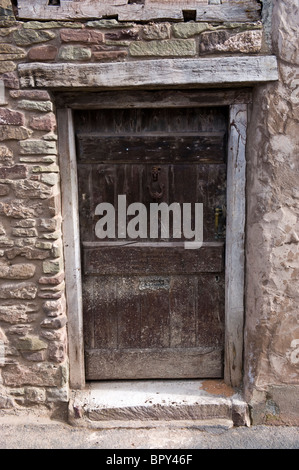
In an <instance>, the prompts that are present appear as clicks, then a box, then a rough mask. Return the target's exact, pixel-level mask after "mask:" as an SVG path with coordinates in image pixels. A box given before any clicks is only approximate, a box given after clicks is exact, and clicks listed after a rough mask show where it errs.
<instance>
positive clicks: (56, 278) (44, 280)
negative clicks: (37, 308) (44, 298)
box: [38, 273, 64, 309]
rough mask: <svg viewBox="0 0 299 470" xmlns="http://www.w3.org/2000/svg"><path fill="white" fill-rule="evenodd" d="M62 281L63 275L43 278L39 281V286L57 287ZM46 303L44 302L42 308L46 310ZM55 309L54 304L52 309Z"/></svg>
mask: <svg viewBox="0 0 299 470" xmlns="http://www.w3.org/2000/svg"><path fill="white" fill-rule="evenodd" d="M63 280H64V273H60V274H57V275H55V276H43V277H41V278H40V279H39V281H38V282H39V283H40V284H49V285H53V286H58V285H59V284H60V283H61V282H62V281H63ZM46 306H47V302H45V305H44V307H45V308H46ZM56 308H57V305H56V303H55V307H54V309H56Z"/></svg>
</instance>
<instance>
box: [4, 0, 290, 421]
mask: <svg viewBox="0 0 299 470" xmlns="http://www.w3.org/2000/svg"><path fill="white" fill-rule="evenodd" d="M1 1H2V9H0V14H2V20H1V23H0V74H1V75H0V105H1V108H0V278H1V284H0V374H1V375H0V409H1V410H2V413H4V412H11V411H12V410H13V411H14V412H16V413H19V412H21V411H22V410H24V409H28V410H30V412H33V411H34V410H38V411H39V412H41V411H44V412H46V413H50V414H51V415H55V416H61V413H62V410H64V409H66V406H67V402H68V392H69V379H68V355H67V309H66V305H65V291H64V289H65V283H64V263H63V249H62V235H61V222H62V221H61V208H60V180H59V162H58V155H57V129H56V116H55V101H54V99H53V96H52V94H51V91H49V90H46V89H43V90H41V89H39V90H35V89H26V88H21V87H20V81H19V76H18V68H17V67H18V65H19V64H22V63H28V62H43V63H54V62H55V63H57V62H61V63H66V62H71V63H78V64H79V63H80V64H82V63H99V62H111V61H134V60H135V59H137V58H138V59H144V60H148V59H150V58H161V59H163V58H172V57H176V58H195V57H210V56H211V55H213V56H220V55H221V54H222V55H234V54H238V55H240V54H241V55H242V54H249V55H252V54H263V53H269V52H271V50H269V44H270V42H271V41H270V40H269V9H267V12H268V14H267V15H265V12H266V10H264V18H265V22H266V23H267V28H266V29H265V28H263V25H262V23H261V22H255V23H248V22H247V23H217V22H213V23H203V22H174V23H171V22H166V21H162V22H161V21H160V22H155V23H144V24H141V23H132V22H130V23H120V22H118V21H117V20H115V19H102V20H97V21H80V22H79V21H73V22H63V21H45V22H40V21H33V20H32V21H19V20H15V18H14V15H13V13H12V9H11V7H10V2H9V1H8V0H1ZM264 3H265V5H266V4H267V3H268V2H264ZM273 3H274V10H273V32H274V33H273V41H274V51H275V53H276V54H277V55H278V58H279V63H280V81H279V82H278V83H276V84H274V85H267V86H260V87H257V88H256V89H255V92H254V102H253V107H252V115H251V124H250V128H249V145H248V152H247V159H248V187H247V195H248V224H247V225H248V228H247V230H248V232H247V272H246V330H245V341H246V343H245V346H246V348H245V357H246V361H245V366H244V382H245V391H246V397H247V399H248V401H249V402H250V403H251V404H252V406H253V413H252V415H253V419H254V422H270V421H271V422H283V421H286V420H287V421H288V422H295V421H296V420H297V421H298V419H299V405H298V402H297V403H295V402H294V400H295V398H294V396H295V395H294V394H293V392H294V390H295V388H294V387H295V386H296V384H298V383H299V382H298V380H299V376H298V346H299V339H298V338H299V327H298V293H297V282H298V240H299V238H298V220H297V217H298V189H297V187H296V186H297V181H298V178H297V176H298V175H297V173H296V172H298V161H296V144H298V141H297V132H296V127H297V125H298V114H297V115H296V114H295V113H296V105H298V94H297V92H298V85H299V83H298V76H297V78H296V73H298V67H297V66H298V60H299V59H298V49H296V47H295V44H296V28H297V25H298V8H295V6H294V2H292V1H291V0H287V1H285V2H280V1H278V0H276V1H274V2H273ZM266 23H265V24H266ZM66 80H67V77H66ZM297 152H298V147H297ZM286 393H287V394H289V396H290V399H289V401H288V403H289V404H292V405H294V403H295V406H296V407H297V409H294V408H292V409H291V411H290V409H284V408H283V407H284V406H287V405H286V404H285V402H284V401H283V400H282V399H281V396H283V395H285V394H286Z"/></svg>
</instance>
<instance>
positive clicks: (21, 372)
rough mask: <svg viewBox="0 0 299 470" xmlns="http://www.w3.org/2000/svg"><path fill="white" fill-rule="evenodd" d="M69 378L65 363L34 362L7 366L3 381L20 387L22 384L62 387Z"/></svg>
mask: <svg viewBox="0 0 299 470" xmlns="http://www.w3.org/2000/svg"><path fill="white" fill-rule="evenodd" d="M67 378H68V373H67V369H66V367H65V366H64V365H56V364H47V363H46V364H36V365H35V364H34V365H32V366H31V367H28V366H23V365H21V364H12V365H9V366H8V367H6V368H5V371H4V372H3V381H4V384H5V385H8V386H12V387H19V386H22V385H28V384H30V385H31V386H44V387H62V386H64V385H65V383H66V381H67Z"/></svg>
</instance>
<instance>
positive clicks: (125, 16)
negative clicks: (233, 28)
mask: <svg viewBox="0 0 299 470" xmlns="http://www.w3.org/2000/svg"><path fill="white" fill-rule="evenodd" d="M48 3H49V1H48V0H39V1H38V2H37V1H36V0H18V11H19V18H20V19H34V20H36V19H37V18H38V19H39V20H78V19H91V18H97V19H100V18H103V17H108V16H110V17H117V18H118V20H119V21H151V20H155V19H160V20H165V19H167V20H171V19H173V20H180V21H183V20H184V13H183V11H184V10H187V11H190V10H193V11H194V12H196V20H197V21H215V22H224V21H244V22H247V21H255V20H258V19H259V18H260V9H261V7H260V4H259V2H258V1H257V0H236V1H235V0H232V1H230V2H229V3H227V2H223V3H222V4H220V5H210V4H208V0H200V1H199V0H197V1H195V0H186V1H180V2H178V1H175V0H173V1H171V0H170V1H167V2H166V1H163V0H160V1H151V0H145V3H144V4H143V5H141V4H134V3H133V4H128V0H105V1H104V2H99V1H97V0H81V1H80V2H78V1H70V0H61V1H60V6H54V5H49V4H48Z"/></svg>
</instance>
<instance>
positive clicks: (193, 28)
mask: <svg viewBox="0 0 299 470" xmlns="http://www.w3.org/2000/svg"><path fill="white" fill-rule="evenodd" d="M210 28H211V26H210V25H209V24H208V23H191V22H189V23H178V24H173V25H172V33H173V35H174V37H176V38H182V39H186V38H190V37H192V36H196V35H197V34H201V33H202V32H203V31H207V30H209V29H210Z"/></svg>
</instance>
